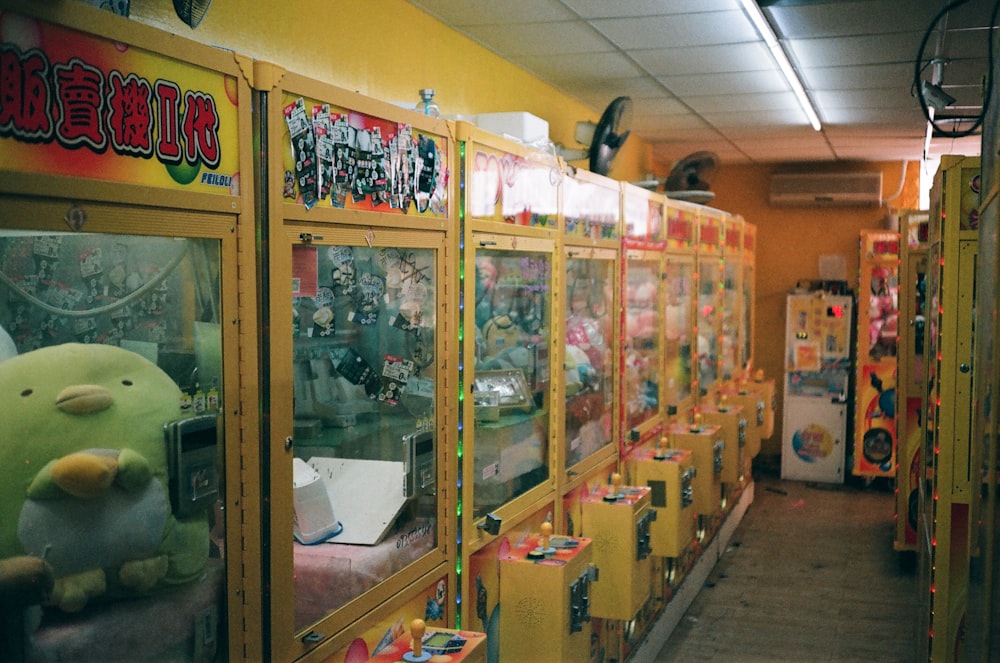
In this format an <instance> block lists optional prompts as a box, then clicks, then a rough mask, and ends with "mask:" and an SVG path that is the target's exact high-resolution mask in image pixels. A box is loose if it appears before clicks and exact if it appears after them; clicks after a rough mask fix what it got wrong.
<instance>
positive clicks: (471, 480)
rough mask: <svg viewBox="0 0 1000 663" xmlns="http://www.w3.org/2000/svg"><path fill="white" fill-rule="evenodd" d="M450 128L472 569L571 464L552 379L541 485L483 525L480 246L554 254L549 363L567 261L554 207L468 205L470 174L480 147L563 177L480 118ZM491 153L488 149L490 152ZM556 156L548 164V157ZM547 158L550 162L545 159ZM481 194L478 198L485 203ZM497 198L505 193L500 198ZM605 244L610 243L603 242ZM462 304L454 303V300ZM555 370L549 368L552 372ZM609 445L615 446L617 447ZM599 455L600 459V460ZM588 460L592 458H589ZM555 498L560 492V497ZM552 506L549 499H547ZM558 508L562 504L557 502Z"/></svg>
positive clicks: (469, 605)
mask: <svg viewBox="0 0 1000 663" xmlns="http://www.w3.org/2000/svg"><path fill="white" fill-rule="evenodd" d="M453 135H454V136H455V138H456V140H457V144H458V149H457V151H456V152H457V157H458V159H459V163H458V167H457V168H456V169H455V170H453V171H452V172H453V173H457V174H459V177H453V178H452V179H453V181H455V182H456V183H457V182H458V181H459V180H460V179H463V178H464V186H462V187H460V194H459V195H460V196H461V198H459V197H457V196H456V198H455V201H456V204H457V205H459V206H460V210H461V211H460V214H459V222H460V224H461V230H460V232H461V234H462V245H463V247H464V248H463V249H462V251H461V253H460V254H459V260H460V263H461V265H460V267H459V270H460V272H461V273H463V274H464V280H463V282H462V296H463V301H464V302H465V303H466V304H465V305H464V309H463V311H464V312H463V329H464V337H463V338H461V350H462V356H461V357H459V358H458V359H457V360H456V363H457V364H458V363H460V364H462V366H463V371H464V372H463V375H462V376H461V378H460V384H462V385H463V387H462V395H461V396H460V399H459V408H460V410H461V420H462V422H463V423H462V426H461V441H460V442H459V452H458V456H459V463H460V464H461V473H462V487H461V491H460V495H459V497H458V499H459V502H458V504H459V506H458V511H459V516H458V517H459V528H460V531H461V532H462V535H461V539H462V544H461V553H460V555H458V556H457V559H456V560H455V564H456V567H457V568H459V569H468V568H470V567H471V565H470V561H469V560H470V558H471V556H473V555H474V554H476V553H477V551H480V550H484V549H485V548H486V547H487V546H490V545H492V544H493V543H494V542H495V541H496V540H497V539H496V537H497V536H499V537H504V536H509V535H510V534H509V533H510V532H512V531H515V528H519V527H523V525H524V523H525V522H527V521H528V520H529V519H531V518H533V517H534V516H535V515H536V514H537V513H538V512H539V510H540V509H545V508H546V505H552V504H553V500H554V498H555V493H556V482H557V478H558V477H562V476H564V475H565V474H566V468H565V467H563V466H562V465H560V464H559V463H560V462H561V461H560V459H564V458H565V456H563V455H560V454H559V453H557V446H558V444H559V440H560V439H561V438H562V422H563V421H564V419H565V413H564V406H565V403H563V402H561V401H560V399H559V384H558V383H561V382H562V381H561V380H556V379H550V381H549V387H548V390H547V392H546V395H545V399H546V401H547V402H546V407H547V411H548V412H547V417H548V439H547V440H546V443H547V444H548V450H547V463H548V478H547V479H545V480H544V481H543V482H542V483H540V484H539V485H537V486H534V487H532V488H530V489H528V490H527V491H525V492H524V493H523V494H521V495H518V496H516V497H514V498H513V499H511V500H509V501H507V502H506V503H504V504H503V505H502V506H500V507H499V508H497V509H495V510H493V511H492V512H491V513H490V515H491V517H494V518H496V519H499V521H500V527H499V529H498V530H497V533H496V534H491V533H488V532H487V531H486V523H485V520H486V519H485V517H481V518H475V517H474V515H473V514H474V509H473V500H474V490H475V481H476V476H475V466H474V461H475V445H476V441H475V426H474V422H475V411H474V403H473V399H472V398H469V395H470V394H471V391H470V385H471V384H472V383H473V380H474V374H475V373H474V371H475V368H474V365H473V364H474V360H473V358H474V357H475V334H474V333H472V330H474V328H475V317H474V316H475V306H474V304H473V303H474V302H475V301H476V293H475V278H471V277H470V275H472V274H473V273H474V271H472V270H475V264H476V253H477V251H478V250H479V249H480V248H489V249H491V250H506V251H526V252H527V251H531V252H539V253H545V254H548V255H549V256H550V261H551V262H550V264H551V265H552V281H551V290H550V293H549V299H548V301H547V302H546V304H545V306H546V310H548V311H549V323H550V325H551V328H550V336H549V365H550V367H561V366H562V363H563V357H564V353H565V348H564V347H563V346H564V344H563V343H562V342H561V340H560V339H563V338H565V330H564V320H563V317H564V310H565V308H564V306H565V305H564V303H563V299H564V297H563V293H564V292H565V284H564V278H565V275H563V274H561V270H560V269H558V268H557V266H559V265H561V263H562V258H563V256H562V250H561V237H560V232H559V222H560V219H559V218H558V217H557V214H556V212H557V211H558V209H557V208H556V209H553V210H552V211H551V212H552V214H551V216H550V217H548V218H546V219H544V223H542V224H541V225H536V226H532V225H525V224H524V223H523V221H524V219H523V218H518V217H516V216H515V217H509V216H504V215H503V214H502V213H501V210H499V209H495V210H491V211H490V213H489V214H486V213H485V210H477V211H483V212H484V213H483V214H480V215H473V214H472V213H471V211H470V210H471V208H472V207H474V205H473V204H472V196H473V195H475V194H476V193H477V192H476V191H474V189H475V187H474V186H472V182H471V175H472V171H473V169H475V168H476V167H477V166H476V159H477V151H478V152H482V153H483V154H485V155H493V157H494V158H495V159H496V160H497V161H498V162H505V163H506V162H508V161H510V162H511V164H513V162H514V161H518V160H520V162H522V163H528V162H529V160H530V162H531V163H533V164H535V165H536V166H538V167H549V168H550V174H551V176H552V177H553V178H556V179H558V178H561V177H562V175H561V170H560V168H561V164H559V163H558V162H556V161H554V160H552V159H553V158H552V157H551V156H548V155H540V154H539V153H537V152H535V151H532V150H530V149H529V148H526V147H524V146H522V145H519V144H516V143H513V142H512V141H508V140H505V139H503V138H501V137H499V136H496V135H495V134H491V133H488V132H485V131H482V130H480V129H478V128H476V127H475V126H473V125H471V124H468V123H465V122H457V123H455V124H454V125H453ZM487 158H489V157H487ZM550 160H551V163H550V164H548V161H550ZM546 164H548V165H546ZM481 202H482V201H480V203H479V204H481ZM497 202H498V203H500V202H501V201H497ZM601 248H602V250H603V249H604V248H606V247H601ZM456 308H457V307H456ZM555 374H556V371H555V370H554V369H553V370H552V375H553V376H554V375H555ZM612 453H614V452H613V451H612ZM595 462H596V461H595ZM585 464H586V465H589V464H590V461H585ZM556 502H558V500H556ZM550 508H551V506H550ZM556 508H557V509H558V508H561V507H558V506H557V507H556ZM552 516H553V517H554V518H556V520H554V522H561V521H560V520H559V519H558V518H559V516H560V514H559V513H555V512H553V513H552ZM471 581H472V578H470V577H469V576H468V574H467V573H465V574H460V575H459V579H458V582H459V583H460V585H461V591H462V593H463V595H464V596H465V597H466V598H465V600H463V601H462V604H461V613H460V615H459V619H460V622H459V623H460V624H473V623H475V620H474V617H475V612H474V611H475V609H476V601H475V600H474V599H475V595H476V589H475V587H474V586H473V585H472V584H471Z"/></svg>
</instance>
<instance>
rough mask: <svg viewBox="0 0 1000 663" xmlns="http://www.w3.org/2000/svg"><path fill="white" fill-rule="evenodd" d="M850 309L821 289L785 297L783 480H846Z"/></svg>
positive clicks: (843, 298)
mask: <svg viewBox="0 0 1000 663" xmlns="http://www.w3.org/2000/svg"><path fill="white" fill-rule="evenodd" d="M853 305H854V299H853V297H851V296H850V295H842V294H832V293H830V292H826V291H822V290H817V291H812V292H795V293H792V294H790V295H788V299H787V307H786V331H785V401H784V421H783V426H782V445H781V477H782V478H783V479H798V480H803V481H821V482H826V483H841V482H843V480H844V464H845V458H846V452H845V449H846V446H847V423H848V403H847V398H848V393H849V387H850V374H851V356H852V347H851V329H852V328H853V321H852V315H851V312H852V309H853Z"/></svg>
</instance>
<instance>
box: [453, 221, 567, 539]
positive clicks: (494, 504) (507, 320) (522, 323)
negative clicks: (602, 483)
mask: <svg viewBox="0 0 1000 663" xmlns="http://www.w3.org/2000/svg"><path fill="white" fill-rule="evenodd" d="M470 245H471V246H470ZM470 249H471V250H470ZM466 251H467V254H466V255H468V256H470V257H471V258H472V260H471V261H468V262H467V264H471V265H475V272H476V275H477V279H483V280H486V281H492V283H491V284H490V285H489V287H488V288H487V290H488V292H487V293H484V295H483V297H482V298H481V299H480V300H478V301H477V302H476V306H475V319H476V326H475V329H474V330H472V333H473V334H474V336H475V343H476V350H475V355H474V357H473V358H472V361H471V362H470V361H469V359H468V358H467V359H466V364H465V369H466V375H467V376H468V375H471V378H470V392H471V393H472V398H473V405H474V422H475V424H474V427H473V443H474V453H473V472H474V475H473V477H474V478H473V481H474V485H473V499H472V515H473V518H474V519H476V520H478V519H481V518H484V517H485V516H486V515H487V514H489V513H492V512H495V511H497V510H499V509H501V507H503V506H505V505H507V504H509V503H510V502H512V501H514V500H516V499H517V498H519V497H521V496H522V495H525V494H527V493H529V492H531V491H533V490H534V489H536V488H539V487H543V486H545V487H549V486H551V473H550V467H549V465H550V463H549V454H550V453H551V449H550V448H549V440H550V433H551V421H550V420H551V398H550V393H549V389H550V386H551V362H550V358H549V357H550V346H551V342H552V319H551V311H552V259H553V252H554V251H555V243H554V242H553V241H551V240H547V239H535V238H525V237H516V236H510V235H499V234H491V233H474V234H473V235H472V238H471V241H470V242H467V243H466ZM470 368H471V369H472V370H471V371H469V369H470Z"/></svg>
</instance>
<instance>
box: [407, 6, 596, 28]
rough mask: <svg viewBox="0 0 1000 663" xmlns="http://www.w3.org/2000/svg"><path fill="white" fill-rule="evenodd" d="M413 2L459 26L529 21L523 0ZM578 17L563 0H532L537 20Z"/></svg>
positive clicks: (532, 13)
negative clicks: (511, 0) (496, 0)
mask: <svg viewBox="0 0 1000 663" xmlns="http://www.w3.org/2000/svg"><path fill="white" fill-rule="evenodd" d="M410 4H412V5H414V6H415V7H419V8H420V9H423V10H424V11H426V12H427V13H428V14H431V15H432V16H436V17H438V18H440V19H441V20H442V21H443V22H444V23H447V24H449V25H454V26H456V27H462V26H468V25H492V24H509V23H524V22H525V8H524V5H523V4H522V3H520V2H495V1H494V0H410ZM574 18H576V16H575V15H574V13H573V12H572V11H570V10H569V9H567V8H566V6H565V5H564V4H563V3H562V2H560V1H559V0H531V19H532V20H533V21H538V22H545V21H568V20H572V19H574Z"/></svg>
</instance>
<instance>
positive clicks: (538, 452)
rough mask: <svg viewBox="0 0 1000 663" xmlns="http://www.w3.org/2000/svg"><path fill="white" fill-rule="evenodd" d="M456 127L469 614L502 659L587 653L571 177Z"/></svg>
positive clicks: (461, 567) (464, 568)
mask: <svg viewBox="0 0 1000 663" xmlns="http://www.w3.org/2000/svg"><path fill="white" fill-rule="evenodd" d="M456 136H457V138H458V145H459V152H460V156H459V159H460V173H459V178H460V182H461V187H460V188H461V190H462V192H463V193H462V198H461V200H460V203H459V204H460V212H459V218H460V223H461V227H462V236H461V239H462V250H461V253H460V257H459V260H460V268H459V269H460V273H461V274H462V285H461V292H462V303H461V306H460V308H461V312H462V318H461V323H462V326H461V328H460V330H459V338H460V339H461V347H460V354H459V358H458V362H459V366H460V385H461V399H462V400H461V403H460V410H459V414H460V419H459V423H458V430H459V440H458V455H459V457H460V463H461V465H460V467H461V471H462V474H461V476H460V478H459V481H460V486H461V498H460V501H459V502H458V511H459V512H460V520H459V529H458V537H457V539H458V540H459V541H460V546H459V550H460V553H459V557H458V562H457V564H458V574H459V587H460V589H461V592H462V596H461V597H460V598H461V625H463V626H467V627H470V628H476V629H477V630H482V631H484V632H485V633H486V634H487V651H488V659H489V660H491V661H504V662H506V661H509V662H513V661H531V660H551V661H574V660H579V659H580V657H581V652H584V653H585V652H587V651H589V647H590V642H591V628H590V624H589V620H590V611H589V597H590V591H589V589H590V583H591V582H594V581H595V580H596V572H595V571H594V570H593V567H592V564H591V556H592V549H591V546H590V541H589V539H585V538H579V537H572V536H568V535H566V534H565V533H564V532H563V528H562V527H561V526H560V525H559V523H561V522H562V521H561V518H560V516H561V514H560V513H559V511H558V509H559V508H561V507H560V504H559V502H558V500H557V498H556V491H555V483H556V477H557V476H562V474H563V471H564V468H563V467H560V466H559V465H558V464H557V461H556V459H557V458H559V457H560V456H559V455H558V452H557V451H556V449H555V444H556V442H557V441H558V440H559V439H560V437H561V433H562V431H561V428H562V426H563V424H562V423H561V422H560V417H561V416H562V415H563V403H562V402H560V400H559V397H558V394H559V392H558V383H559V382H561V381H562V378H563V376H562V375H561V372H562V368H561V366H562V362H563V357H564V353H565V348H564V347H563V346H564V343H563V342H562V338H563V336H562V335H563V334H564V329H563V328H564V324H563V323H564V320H562V319H561V318H560V316H561V315H563V313H562V310H563V309H562V308H561V306H562V304H561V303H559V300H560V299H561V295H562V293H563V292H565V288H566V285H565V284H564V281H563V279H564V278H566V276H565V274H564V273H563V271H562V269H561V268H559V267H557V265H558V264H559V263H561V261H562V256H561V255H560V253H559V242H560V236H559V233H560V227H559V214H558V212H559V195H560V189H561V186H562V181H563V179H564V175H563V172H562V169H561V164H560V162H559V161H558V160H557V159H556V157H554V156H553V155H551V154H548V153H545V152H541V151H537V150H533V149H530V148H527V147H524V146H522V145H520V144H518V143H515V142H513V141H510V140H506V139H504V138H501V137H500V136H497V135H495V134H491V133H488V132H485V131H482V130H480V129H477V128H476V127H474V126H472V125H469V124H466V123H458V125H457V127H456ZM581 294H582V293H581ZM595 301H596V300H595ZM557 304H558V305H559V307H560V308H557ZM597 312H598V313H600V312H601V311H600V310H598V311H597ZM557 340H558V341H559V342H558V343H556V341H557ZM555 367H559V368H558V371H559V373H558V374H557V373H555V371H556V370H557V369H556V368H555ZM584 373H586V371H584ZM543 634H544V637H543ZM546 638H547V639H548V642H546Z"/></svg>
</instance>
